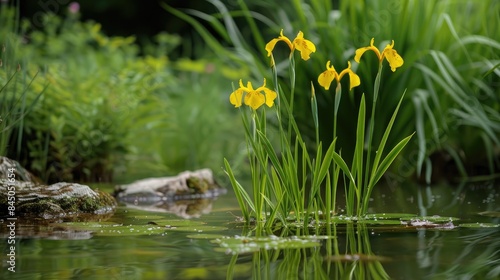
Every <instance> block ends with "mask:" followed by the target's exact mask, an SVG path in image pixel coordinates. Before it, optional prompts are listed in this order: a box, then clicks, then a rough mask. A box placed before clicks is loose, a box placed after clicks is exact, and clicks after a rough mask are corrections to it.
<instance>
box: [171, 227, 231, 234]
mask: <svg viewBox="0 0 500 280" xmlns="http://www.w3.org/2000/svg"><path fill="white" fill-rule="evenodd" d="M165 228H166V229H167V230H172V231H187V232H198V233H202V232H206V231H223V230H227V228H226V227H221V226H208V225H193V226H185V227H165Z"/></svg>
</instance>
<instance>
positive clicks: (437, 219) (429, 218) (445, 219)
mask: <svg viewBox="0 0 500 280" xmlns="http://www.w3.org/2000/svg"><path fill="white" fill-rule="evenodd" d="M458 220H460V219H459V218H455V217H441V216H438V215H435V216H420V217H413V218H411V219H401V221H409V222H413V221H428V222H432V223H448V222H453V221H458Z"/></svg>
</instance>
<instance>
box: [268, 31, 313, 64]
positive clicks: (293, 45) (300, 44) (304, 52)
mask: <svg viewBox="0 0 500 280" xmlns="http://www.w3.org/2000/svg"><path fill="white" fill-rule="evenodd" d="M279 41H283V42H285V43H286V44H287V45H288V47H289V48H290V52H291V53H293V51H294V50H295V49H297V50H299V51H300V57H302V59H303V60H308V59H309V58H310V56H311V53H313V52H315V51H316V46H315V45H314V44H313V42H311V41H309V40H307V39H304V33H302V31H299V34H297V37H295V39H293V42H292V41H290V39H288V37H286V36H283V29H281V32H280V36H279V37H278V38H274V39H272V40H271V41H269V43H267V44H266V51H267V56H271V54H272V52H273V50H274V46H276V43H278V42H279Z"/></svg>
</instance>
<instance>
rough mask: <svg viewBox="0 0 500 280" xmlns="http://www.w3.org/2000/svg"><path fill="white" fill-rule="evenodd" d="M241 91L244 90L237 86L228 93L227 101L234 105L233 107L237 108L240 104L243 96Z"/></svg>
mask: <svg viewBox="0 0 500 280" xmlns="http://www.w3.org/2000/svg"><path fill="white" fill-rule="evenodd" d="M243 93H244V91H243V90H242V89H241V88H239V89H237V90H235V91H234V92H233V93H231V95H229V102H231V104H233V105H234V107H235V108H238V107H240V106H241V104H242V102H241V99H242V98H243Z"/></svg>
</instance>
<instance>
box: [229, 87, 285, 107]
mask: <svg viewBox="0 0 500 280" xmlns="http://www.w3.org/2000/svg"><path fill="white" fill-rule="evenodd" d="M239 84H240V87H239V88H238V89H236V90H235V91H234V92H233V93H231V95H230V96H229V101H230V102H231V104H233V105H234V107H236V108H238V107H240V106H241V105H242V104H243V103H242V101H243V94H245V98H244V102H245V104H246V105H248V106H250V107H251V108H252V109H254V110H257V109H258V108H259V107H260V106H262V105H263V104H266V105H267V106H268V107H272V106H273V104H274V99H276V97H277V96H278V95H277V94H276V92H274V91H272V90H270V89H268V88H266V79H264V84H262V86H260V87H258V88H256V89H253V86H252V83H251V82H248V83H247V86H243V82H242V81H241V79H240V83H239Z"/></svg>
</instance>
